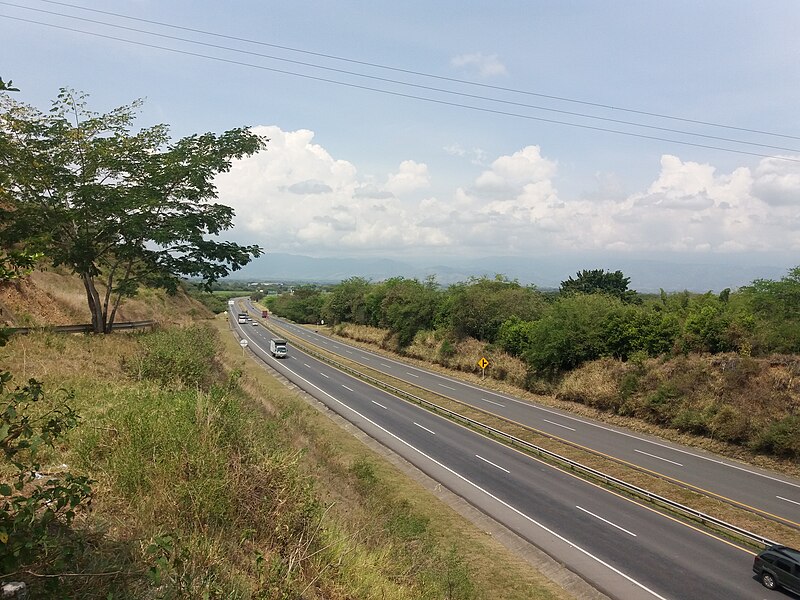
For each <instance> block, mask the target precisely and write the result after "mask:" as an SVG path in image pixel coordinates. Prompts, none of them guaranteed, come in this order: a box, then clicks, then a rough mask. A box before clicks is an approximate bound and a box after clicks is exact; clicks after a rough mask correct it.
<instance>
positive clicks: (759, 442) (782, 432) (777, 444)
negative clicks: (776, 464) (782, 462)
mask: <svg viewBox="0 0 800 600" xmlns="http://www.w3.org/2000/svg"><path fill="white" fill-rule="evenodd" d="M753 446H754V448H755V450H757V451H760V452H766V453H768V454H775V455H777V456H781V457H784V458H798V457H800V415H790V416H788V417H784V418H783V419H780V420H778V421H775V422H773V423H771V424H770V425H769V426H767V428H766V429H765V430H763V431H762V432H761V434H760V435H759V436H758V437H757V438H756V439H755V441H754V443H753Z"/></svg>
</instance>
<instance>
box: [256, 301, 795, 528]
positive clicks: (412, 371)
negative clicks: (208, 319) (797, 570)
mask: <svg viewBox="0 0 800 600" xmlns="http://www.w3.org/2000/svg"><path fill="white" fill-rule="evenodd" d="M251 307H252V305H251ZM253 311H254V312H255V309H253ZM258 314H260V313H258ZM270 319H271V320H272V321H273V323H275V324H277V325H279V326H280V327H283V328H285V329H286V330H287V331H289V332H291V333H292V334H293V335H295V336H297V337H298V338H301V339H303V340H306V341H308V342H309V343H310V344H314V345H316V346H320V347H322V348H324V349H325V350H328V351H330V352H333V353H336V354H339V355H341V356H343V357H344V358H346V359H348V360H350V361H354V362H357V363H359V364H362V365H365V366H368V367H369V368H370V369H373V370H376V371H380V372H382V373H385V374H387V375H390V376H392V377H394V378H396V379H399V380H402V381H405V382H408V383H411V384H414V385H416V386H418V387H421V388H424V389H427V390H430V391H433V392H435V393H437V394H441V395H443V396H446V397H449V398H452V399H454V400H457V401H459V402H463V403H465V404H468V405H470V406H473V407H475V408H479V409H481V410H484V411H488V412H491V413H494V414H496V415H498V416H501V417H503V418H505V419H509V420H511V421H514V422H517V423H521V424H523V425H526V426H528V427H531V428H533V429H536V430H538V431H541V432H544V433H546V434H548V435H550V436H553V437H557V438H559V439H563V440H566V441H568V442H570V443H573V444H575V445H578V446H581V447H583V448H586V449H589V450H592V451H594V452H598V453H601V454H603V455H606V456H609V457H612V458H614V459H616V460H619V461H623V462H625V463H628V464H630V465H633V466H635V467H637V468H640V469H643V470H646V471H649V472H652V473H655V474H657V475H659V476H661V477H665V478H668V479H672V480H674V481H675V482H677V483H679V484H681V485H685V486H687V487H691V488H695V489H697V490H699V491H702V492H704V493H707V494H710V495H714V496H717V497H718V498H720V499H723V500H725V501H727V502H730V503H732V504H736V505H739V506H742V507H743V508H746V509H749V510H754V511H756V512H759V513H761V514H762V515H764V516H767V517H770V518H773V519H775V520H778V521H780V522H783V523H785V524H788V525H790V526H794V527H800V480H796V479H792V478H790V477H787V476H785V475H781V474H778V473H774V472H770V471H767V470H764V469H759V468H757V467H753V466H751V465H747V464H745V463H741V462H737V461H734V460H731V459H728V458H725V457H722V456H718V455H715V454H712V453H710V452H706V451H703V450H699V449H697V448H691V447H688V446H681V445H679V444H675V443H672V442H669V441H665V440H662V439H659V438H656V437H653V436H648V435H643V434H640V433H637V432H634V431H631V430H626V429H623V428H621V427H614V426H610V425H608V424H605V423H602V422H599V421H594V420H592V419H588V418H586V417H578V416H575V415H572V414H569V413H567V412H564V411H560V410H557V409H554V408H551V407H548V406H544V405H539V404H536V403H532V402H530V401H528V400H522V399H519V398H514V397H513V396H509V395H506V394H499V393H497V392H494V391H491V390H489V389H484V388H480V387H477V386H474V385H471V384H468V383H464V382H462V381H459V380H457V379H453V378H450V377H447V376H445V375H441V374H439V373H436V372H433V371H428V370H425V369H421V368H418V367H415V366H411V365H408V364H406V363H403V362H400V361H398V360H393V359H390V358H387V357H385V356H382V355H380V354H375V353H372V352H369V351H366V350H363V349H361V348H358V347H355V346H350V345H348V344H346V343H344V342H341V341H339V340H335V339H331V338H329V337H328V336H324V335H321V334H318V333H315V332H314V331H313V330H310V329H308V328H306V327H301V326H299V325H295V324H293V323H289V322H287V321H284V320H281V319H277V318H275V317H274V316H272V315H271V316H270Z"/></svg>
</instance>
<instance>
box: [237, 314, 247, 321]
mask: <svg viewBox="0 0 800 600" xmlns="http://www.w3.org/2000/svg"><path fill="white" fill-rule="evenodd" d="M238 322H239V323H240V324H245V323H247V313H243V312H240V313H239V317H238Z"/></svg>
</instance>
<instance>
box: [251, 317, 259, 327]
mask: <svg viewBox="0 0 800 600" xmlns="http://www.w3.org/2000/svg"><path fill="white" fill-rule="evenodd" d="M250 325H252V326H253V327H255V326H256V325H258V321H256V320H255V319H253V320H251V321H250Z"/></svg>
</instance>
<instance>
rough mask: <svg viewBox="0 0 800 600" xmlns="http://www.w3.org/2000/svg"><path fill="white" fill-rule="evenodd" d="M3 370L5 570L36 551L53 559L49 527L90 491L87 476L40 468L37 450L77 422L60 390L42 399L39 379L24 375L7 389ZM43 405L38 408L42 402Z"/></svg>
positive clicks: (0, 548)
mask: <svg viewBox="0 0 800 600" xmlns="http://www.w3.org/2000/svg"><path fill="white" fill-rule="evenodd" d="M10 381H11V376H10V374H9V373H7V372H4V373H1V374H0V395H2V413H0V449H1V450H2V451H3V457H4V458H5V460H6V461H8V462H9V463H10V464H11V465H13V467H14V469H15V473H14V475H12V476H11V478H10V480H5V481H3V482H2V483H1V484H0V495H2V500H0V569H2V570H3V572H4V573H9V572H11V571H14V570H15V569H17V568H18V567H19V566H20V565H24V564H27V563H30V562H31V561H33V560H35V559H37V558H39V557H40V555H41V554H42V553H44V552H45V551H48V552H49V553H51V557H50V560H51V561H54V562H56V563H57V562H58V560H59V554H60V552H59V551H58V549H57V548H58V547H57V546H56V547H55V548H51V547H50V546H51V545H52V544H50V543H48V540H49V539H50V538H51V537H52V536H53V533H52V532H53V528H54V527H55V526H58V525H61V526H69V525H71V523H72V521H73V519H74V518H75V515H76V512H75V511H76V509H77V507H78V506H79V505H81V504H83V503H85V502H86V501H87V500H88V499H89V498H90V496H91V487H90V486H91V483H92V481H91V480H90V479H88V478H87V477H82V476H75V475H72V474H71V473H69V472H63V473H60V474H56V473H43V472H42V466H41V462H40V455H41V451H42V449H43V448H45V447H50V448H53V447H55V445H56V443H57V442H58V441H59V439H61V438H62V437H63V436H64V434H65V433H66V432H67V431H69V430H70V429H72V428H74V427H76V426H77V425H78V420H79V419H78V415H77V414H76V413H75V411H74V410H72V408H70V406H69V404H68V402H69V400H70V399H71V398H72V396H71V394H69V393H66V392H61V393H60V394H59V396H58V397H57V399H56V400H55V401H53V402H48V399H47V398H46V395H45V392H44V389H43V387H42V384H41V383H39V382H38V381H36V380H33V379H31V380H29V381H28V383H27V384H26V385H24V386H22V387H21V388H20V387H18V388H16V389H14V390H13V391H9V390H8V389H7V386H8V384H9V383H10ZM43 406H44V407H45V408H42V407H43Z"/></svg>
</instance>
